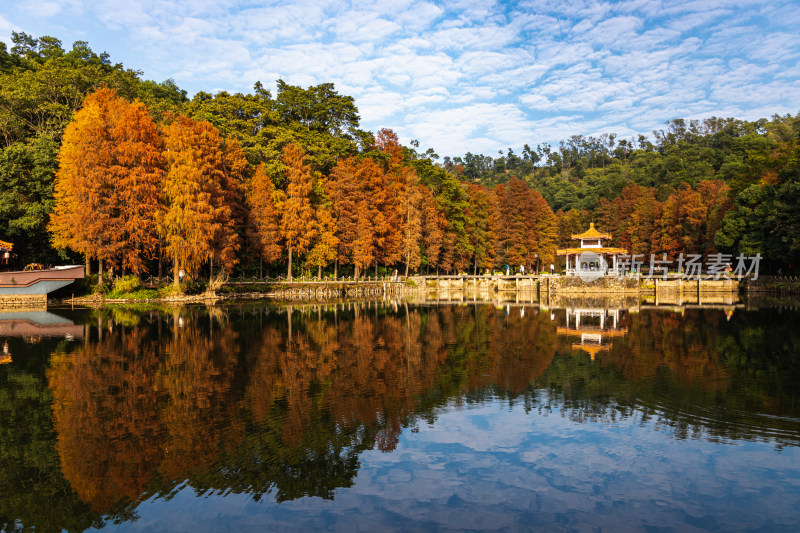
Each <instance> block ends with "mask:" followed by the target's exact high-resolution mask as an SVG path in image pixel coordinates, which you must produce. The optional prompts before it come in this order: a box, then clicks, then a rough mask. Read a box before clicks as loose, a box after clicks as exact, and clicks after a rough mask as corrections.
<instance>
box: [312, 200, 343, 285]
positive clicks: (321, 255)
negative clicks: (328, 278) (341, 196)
mask: <svg viewBox="0 0 800 533" xmlns="http://www.w3.org/2000/svg"><path fill="white" fill-rule="evenodd" d="M314 226H315V230H314V233H315V234H316V239H315V240H314V246H313V247H312V248H311V251H309V252H308V257H307V258H306V262H307V263H308V264H309V265H311V266H316V267H317V278H318V279H322V269H323V267H326V266H328V264H329V263H330V262H331V261H333V260H334V259H336V251H337V248H338V247H339V238H338V237H336V221H335V220H334V218H333V215H332V214H331V211H330V209H329V208H328V207H327V206H325V205H320V206H319V207H317V212H316V217H315V218H314Z"/></svg>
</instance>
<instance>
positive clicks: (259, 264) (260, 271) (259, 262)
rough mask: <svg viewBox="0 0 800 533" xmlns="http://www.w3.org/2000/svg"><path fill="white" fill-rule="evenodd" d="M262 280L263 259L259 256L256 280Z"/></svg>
mask: <svg viewBox="0 0 800 533" xmlns="http://www.w3.org/2000/svg"><path fill="white" fill-rule="evenodd" d="M263 279H264V258H263V257H261V256H259V258H258V280H259V281H261V280H263Z"/></svg>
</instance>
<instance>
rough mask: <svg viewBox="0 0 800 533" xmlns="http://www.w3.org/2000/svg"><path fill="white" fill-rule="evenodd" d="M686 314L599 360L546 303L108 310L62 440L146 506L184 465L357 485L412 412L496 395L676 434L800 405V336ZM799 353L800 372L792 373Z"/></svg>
mask: <svg viewBox="0 0 800 533" xmlns="http://www.w3.org/2000/svg"><path fill="white" fill-rule="evenodd" d="M687 317H688V318H690V319H691V320H690V321H685V320H682V319H681V318H680V316H679V315H675V314H671V313H662V312H653V313H641V314H639V315H631V316H630V317H629V318H628V319H626V320H627V322H626V324H625V325H626V327H628V328H629V334H628V335H627V336H626V337H624V338H618V339H615V341H614V344H613V347H612V349H611V350H610V351H608V352H604V353H602V355H601V356H600V357H598V359H597V360H596V361H595V362H591V361H589V358H588V357H586V356H583V355H581V354H579V353H578V352H573V351H572V350H571V349H570V345H569V339H559V338H558V337H557V336H556V322H555V321H551V320H550V313H549V312H548V313H541V314H540V313H537V312H536V311H535V310H533V309H529V310H528V312H527V313H526V314H525V316H521V315H520V313H519V312H518V310H516V309H514V310H511V312H510V313H507V312H506V310H505V309H502V310H498V309H495V308H493V307H491V306H478V307H475V306H461V307H455V306H448V307H432V308H413V307H412V308H406V307H401V308H399V309H396V310H394V311H390V310H388V309H386V308H382V307H379V306H377V305H375V304H374V303H373V304H367V305H360V304H356V305H355V306H351V305H349V306H347V307H346V308H345V307H341V306H338V307H335V308H323V307H305V308H295V309H292V308H283V309H272V308H270V309H267V308H263V307H257V306H253V307H252V308H246V307H238V308H229V309H226V308H212V309H206V308H184V309H176V310H174V311H170V312H167V313H162V314H158V313H153V312H151V313H150V314H149V315H139V316H136V315H135V314H130V313H128V314H121V313H111V314H108V313H106V314H102V313H98V314H97V315H96V316H95V317H94V318H93V319H92V320H91V321H90V323H92V324H93V325H94V324H95V322H96V324H97V326H96V328H95V329H93V330H92V331H90V332H89V334H88V335H87V338H86V341H85V342H84V344H83V345H82V346H79V347H77V348H75V349H73V350H72V351H71V352H70V353H69V354H67V353H65V352H64V351H63V350H56V352H55V353H54V354H53V356H52V357H51V359H50V363H49V365H50V366H49V369H48V371H47V377H48V379H49V384H50V392H51V394H52V396H53V399H54V403H53V410H52V413H53V418H54V424H55V428H56V430H57V432H58V435H59V437H58V439H59V440H58V444H57V445H56V446H55V449H57V451H58V456H59V458H60V459H61V468H62V469H63V472H64V476H65V477H66V478H67V479H68V480H69V482H70V483H71V484H72V486H73V488H74V490H75V491H76V492H77V493H78V494H79V495H80V497H81V499H83V500H84V501H85V502H87V503H89V504H91V506H92V507H94V508H95V509H97V510H98V511H101V512H116V513H121V512H126V513H129V512H130V510H131V509H132V508H133V507H132V505H135V504H131V505H128V506H127V507H126V508H125V509H123V508H121V507H120V506H119V505H117V502H118V501H119V500H121V499H122V500H128V501H130V502H136V501H137V500H139V499H140V498H142V497H144V496H159V495H163V496H168V495H169V494H170V493H171V491H172V490H174V488H175V487H176V486H177V485H178V484H180V483H183V482H184V481H185V480H188V483H189V485H190V486H192V487H193V488H194V489H195V490H198V491H206V490H210V491H233V492H241V493H247V494H250V495H251V496H252V497H254V498H256V499H258V498H260V497H261V496H262V495H264V494H267V493H272V494H274V495H275V497H276V498H277V499H278V500H279V501H283V500H287V499H293V498H298V497H302V496H309V495H313V496H318V497H323V498H331V497H333V495H334V493H335V491H336V489H337V488H339V487H347V486H350V485H352V483H353V481H354V479H355V476H356V474H357V469H358V467H359V461H358V458H359V455H360V454H361V452H362V451H364V450H367V449H371V448H378V449H380V450H383V451H387V452H388V451H391V450H393V449H394V448H395V446H396V445H397V442H398V440H399V438H400V435H401V431H402V428H403V427H407V426H408V425H410V424H415V423H416V421H417V420H418V419H424V420H428V421H433V420H435V417H436V409H437V408H438V407H440V406H442V405H445V404H448V403H451V402H453V401H455V402H461V401H468V402H469V401H480V400H482V399H483V398H486V397H487V396H489V395H499V396H503V397H507V398H508V399H509V401H513V400H514V399H515V398H516V397H518V396H519V395H520V394H523V398H522V401H524V402H525V404H526V407H529V408H535V407H537V406H538V407H540V408H544V407H546V406H553V405H556V406H558V405H560V406H561V411H562V412H563V413H565V414H566V416H569V417H571V418H572V419H573V420H575V421H576V422H584V421H587V420H597V421H601V422H603V421H607V422H613V421H615V420H619V419H620V418H631V417H633V418H634V419H636V420H639V419H641V421H645V420H648V419H650V418H652V419H654V420H655V423H656V424H657V425H658V426H659V427H665V428H669V429H671V430H672V431H674V432H675V433H676V434H677V435H681V436H691V435H698V436H701V435H702V436H712V435H726V436H730V437H732V438H739V437H741V436H747V435H748V431H752V423H751V421H748V420H745V419H743V417H742V416H739V417H738V418H737V415H736V414H735V413H736V410H737V409H738V410H740V411H741V412H742V413H747V412H753V410H756V411H758V410H759V409H762V410H763V406H765V405H769V406H772V408H774V412H775V413H785V412H786V409H787V408H788V407H787V405H788V404H786V402H787V398H788V399H789V400H788V401H789V402H795V403H794V404H793V405H797V404H798V402H797V391H796V389H797V385H796V383H797V382H798V380H796V378H797V376H796V372H797V370H796V368H797V364H796V360H794V359H792V360H790V358H789V357H788V354H790V353H791V354H796V353H798V348H800V346H797V335H796V333H795V334H793V333H791V332H790V331H788V330H786V331H781V332H780V333H781V334H782V335H783V336H784V338H788V339H790V341H789V342H790V344H789V345H788V346H786V342H785V341H784V346H783V348H781V346H779V345H778V341H777V340H774V338H773V337H771V333H770V332H771V331H773V329H770V328H772V327H773V326H772V325H771V324H769V323H768V322H764V323H749V322H747V321H744V320H742V321H740V323H739V324H736V321H737V320H738V319H737V318H736V317H734V320H732V321H731V322H727V321H725V320H724V319H723V318H724V317H723V316H722V314H721V313H718V314H715V313H712V312H706V313H701V312H691V313H689V312H687ZM95 319H96V320H95ZM93 327H94V326H93ZM785 327H786V328H788V327H789V326H785ZM791 343H794V344H791ZM792 350H794V351H792ZM769 351H771V353H772V354H773V355H765V353H764V352H769ZM792 357H795V356H792ZM792 365H794V366H792ZM790 368H792V369H794V370H790V373H791V372H795V374H792V376H794V379H795V381H794V382H793V383H794V385H792V384H790V383H789V382H788V381H787V380H785V379H782V378H777V373H778V372H781V371H785V370H787V369H790ZM748 369H755V370H753V371H751V370H748ZM753 372H755V374H754V373H753ZM743 376H749V377H751V378H752V377H754V376H755V377H756V378H758V379H756V380H754V381H756V382H758V383H761V384H760V385H753V384H750V382H747V383H748V387H750V388H748V389H747V394H746V395H745V397H744V398H745V399H744V400H741V399H738V398H741V396H737V395H733V394H729V392H730V391H731V390H732V389H733V388H735V387H738V386H740V385H742V384H743V383H745V379H744V378H743ZM776 383H777V385H776ZM665 398H668V399H669V401H666V400H665ZM737 402H749V403H746V404H742V403H737ZM758 402H762V403H761V404H759V403H758ZM775 406H777V407H775ZM712 409H718V410H719V409H723V410H728V411H730V413H733V414H732V415H731V416H729V417H727V418H721V417H714V416H710V415H709V413H710V412H711V410H712ZM730 413H729V414H730ZM724 420H732V421H733V422H731V423H727V422H724ZM721 421H722V422H721ZM726 423H727V424H728V425H727V426H725V425H724V424H726ZM748 424H750V425H748ZM759 431H760V430H759ZM125 516H130V515H120V514H117V517H120V518H125Z"/></svg>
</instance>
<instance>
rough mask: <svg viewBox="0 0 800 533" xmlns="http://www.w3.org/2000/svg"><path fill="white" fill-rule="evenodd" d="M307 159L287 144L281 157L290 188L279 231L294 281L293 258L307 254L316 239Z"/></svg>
mask: <svg viewBox="0 0 800 533" xmlns="http://www.w3.org/2000/svg"><path fill="white" fill-rule="evenodd" d="M305 157H306V153H305V151H304V150H303V149H302V148H301V147H300V146H298V145H296V144H287V145H286V146H285V147H284V149H283V154H282V156H281V160H282V161H283V165H284V167H285V168H286V182H287V185H286V201H284V203H283V212H282V214H281V223H280V228H281V236H282V237H283V240H284V241H285V242H286V250H287V252H288V253H289V268H288V278H289V280H291V279H292V254H293V253H294V252H297V254H298V255H301V254H303V253H305V252H306V250H308V247H309V246H310V245H311V242H312V241H313V240H314V236H315V231H314V229H315V228H314V208H313V207H312V206H311V192H312V190H313V188H314V182H313V180H312V177H311V165H307V164H306V163H305Z"/></svg>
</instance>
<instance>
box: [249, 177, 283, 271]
mask: <svg viewBox="0 0 800 533" xmlns="http://www.w3.org/2000/svg"><path fill="white" fill-rule="evenodd" d="M279 200H280V198H279V195H277V194H276V191H275V184H274V183H273V182H272V178H271V177H270V176H269V175H268V174H267V169H266V166H265V165H264V164H263V163H262V164H260V165H258V167H257V168H256V172H255V175H253V178H252V180H251V181H250V183H249V187H248V190H247V206H248V228H247V237H248V240H249V241H250V243H251V247H252V249H253V251H254V252H255V253H256V254H257V255H258V257H259V259H261V260H263V261H266V262H267V263H271V262H273V261H276V260H277V259H278V258H280V256H281V244H280V239H281V233H280V217H279V214H278V211H277V208H276V207H277V206H276V201H279Z"/></svg>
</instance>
